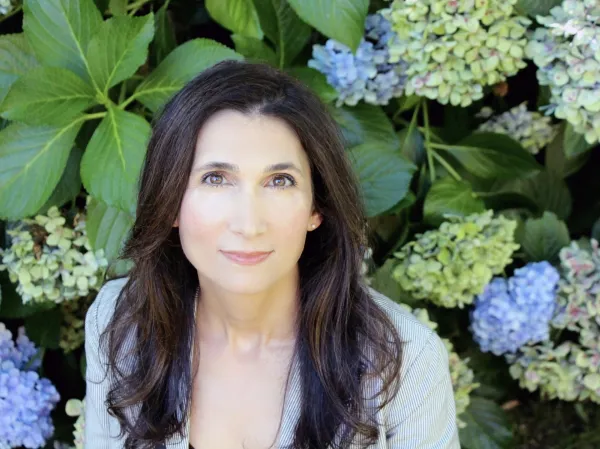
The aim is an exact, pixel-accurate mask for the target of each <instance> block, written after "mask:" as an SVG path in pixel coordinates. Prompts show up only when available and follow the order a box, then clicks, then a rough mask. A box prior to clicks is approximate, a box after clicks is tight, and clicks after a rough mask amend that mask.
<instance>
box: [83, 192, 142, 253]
mask: <svg viewBox="0 0 600 449" xmlns="http://www.w3.org/2000/svg"><path fill="white" fill-rule="evenodd" d="M132 225H133V217H132V216H131V215H130V214H129V213H128V212H125V211H123V210H121V209H118V208H116V207H111V206H109V205H108V204H106V203H104V202H102V201H100V200H98V199H96V198H92V200H91V201H90V203H89V204H88V206H87V221H86V230H87V234H88V237H89V238H90V244H91V245H92V248H94V249H95V250H98V249H103V250H104V254H105V256H106V258H107V259H108V260H109V262H112V261H114V260H115V259H116V258H117V257H118V256H119V254H120V252H121V249H122V248H123V244H124V243H125V240H126V237H127V234H128V233H129V231H130V230H131V226H132Z"/></svg>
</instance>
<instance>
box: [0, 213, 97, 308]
mask: <svg viewBox="0 0 600 449" xmlns="http://www.w3.org/2000/svg"><path fill="white" fill-rule="evenodd" d="M7 234H8V235H9V236H10V237H11V244H10V246H9V247H8V248H7V249H5V250H2V249H0V256H2V265H0V270H8V273H9V276H10V280H11V282H13V283H16V284H17V292H18V293H19V294H20V295H21V298H22V300H23V303H29V302H38V303H39V302H48V301H50V302H55V303H61V302H63V301H66V300H71V299H74V298H77V297H80V296H86V295H87V294H88V293H89V292H90V291H97V290H98V289H99V288H100V286H101V283H102V279H103V277H104V274H105V271H106V267H107V266H108V261H107V260H106V258H105V257H104V250H102V249H100V250H97V251H93V249H92V247H91V246H90V242H89V240H88V237H87V234H86V230H85V216H84V215H82V214H77V215H76V217H75V219H74V223H73V226H72V227H71V226H69V225H68V224H67V221H66V218H65V217H64V216H63V215H62V214H61V212H60V211H59V209H58V208H57V207H56V206H53V207H51V208H50V209H49V210H48V212H47V215H36V216H35V218H33V219H30V218H26V219H23V220H21V221H19V222H17V223H16V225H15V227H14V228H12V229H9V230H8V231H7Z"/></svg>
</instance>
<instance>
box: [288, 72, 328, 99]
mask: <svg viewBox="0 0 600 449" xmlns="http://www.w3.org/2000/svg"><path fill="white" fill-rule="evenodd" d="M287 72H288V73H289V74H290V75H292V76H293V77H294V78H296V79H298V80H300V81H301V82H302V83H304V84H305V85H306V86H308V87H309V88H310V89H311V90H312V91H313V92H314V93H316V94H317V95H318V96H319V98H320V99H321V101H323V102H324V103H331V102H332V101H333V100H335V99H336V98H337V91H336V90H335V88H334V87H332V86H331V85H330V84H329V83H328V82H327V79H326V78H325V75H323V74H322V73H321V72H319V71H318V70H315V69H311V68H310V67H293V68H290V69H289V70H288V71H287Z"/></svg>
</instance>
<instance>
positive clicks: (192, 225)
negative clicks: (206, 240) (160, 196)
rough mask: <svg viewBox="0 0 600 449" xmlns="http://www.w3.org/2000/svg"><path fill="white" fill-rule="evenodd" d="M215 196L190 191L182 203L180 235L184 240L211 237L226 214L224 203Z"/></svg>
mask: <svg viewBox="0 0 600 449" xmlns="http://www.w3.org/2000/svg"><path fill="white" fill-rule="evenodd" d="M216 199H217V198H216V196H213V195H200V194H199V192H198V191H188V192H186V194H185V195H184V197H183V201H182V202H181V210H180V212H179V234H180V235H181V238H182V239H185V238H186V237H193V238H194V239H199V238H202V236H207V235H210V234H211V232H214V230H215V228H216V227H217V225H218V224H219V223H221V222H222V221H223V218H224V216H225V214H226V212H225V209H224V204H223V202H219V201H217V200H216Z"/></svg>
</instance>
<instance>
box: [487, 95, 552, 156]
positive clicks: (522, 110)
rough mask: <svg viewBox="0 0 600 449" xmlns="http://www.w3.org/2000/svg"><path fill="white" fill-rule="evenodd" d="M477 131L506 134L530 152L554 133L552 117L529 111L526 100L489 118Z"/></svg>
mask: <svg viewBox="0 0 600 449" xmlns="http://www.w3.org/2000/svg"><path fill="white" fill-rule="evenodd" d="M479 131H491V132H494V133H498V134H506V135H508V136H510V137H512V138H513V139H515V140H516V141H517V142H519V143H520V144H521V145H523V148H525V149H526V150H528V151H529V152H531V153H532V154H537V153H539V151H540V150H541V149H542V148H544V147H545V146H546V145H548V144H549V143H550V142H551V141H552V139H554V136H555V135H556V128H555V127H554V126H553V125H552V119H551V118H550V117H547V116H544V115H542V114H540V113H539V112H535V111H529V110H528V109H527V104H526V102H523V103H521V104H520V105H518V106H515V107H514V108H512V109H510V110H508V111H506V112H504V113H502V114H500V115H498V116H496V117H492V118H490V119H489V120H487V121H486V122H484V123H482V124H481V125H480V126H479Z"/></svg>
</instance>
